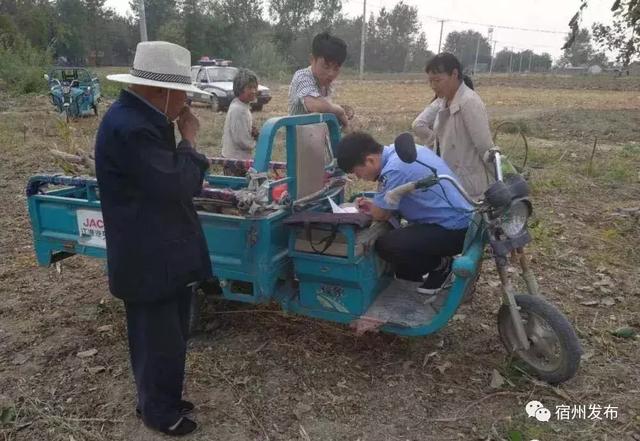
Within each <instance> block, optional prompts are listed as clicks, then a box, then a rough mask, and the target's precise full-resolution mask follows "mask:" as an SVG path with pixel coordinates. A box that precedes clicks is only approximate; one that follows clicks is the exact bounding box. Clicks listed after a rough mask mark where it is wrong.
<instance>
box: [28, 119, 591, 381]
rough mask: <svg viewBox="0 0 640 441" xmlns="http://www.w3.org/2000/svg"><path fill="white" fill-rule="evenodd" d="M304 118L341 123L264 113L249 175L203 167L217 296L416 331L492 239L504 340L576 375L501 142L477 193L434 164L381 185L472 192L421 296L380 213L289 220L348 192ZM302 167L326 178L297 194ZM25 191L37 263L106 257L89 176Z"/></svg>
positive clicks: (49, 178)
mask: <svg viewBox="0 0 640 441" xmlns="http://www.w3.org/2000/svg"><path fill="white" fill-rule="evenodd" d="M311 125H321V126H323V127H325V126H326V127H325V132H326V135H327V140H328V141H329V142H328V143H327V144H328V145H336V144H337V142H338V141H339V137H340V129H339V125H338V121H337V120H336V118H335V117H334V116H333V115H328V114H311V115H303V116H293V117H283V118H272V119H270V120H268V121H267V122H266V123H265V124H264V126H263V127H262V130H261V132H260V136H259V139H258V144H257V148H256V156H255V159H254V161H252V163H251V164H250V165H251V168H250V169H249V173H248V175H247V177H246V178H245V177H235V176H220V175H213V174H212V175H208V176H207V177H206V180H207V184H208V185H207V187H206V188H205V189H204V190H203V192H202V194H201V195H200V196H199V197H198V198H196V199H195V202H196V205H197V207H199V211H198V214H199V218H200V221H201V223H202V229H203V231H204V234H205V237H206V240H207V244H208V247H209V253H210V257H211V262H212V268H213V273H214V276H215V281H213V285H214V286H215V288H216V290H215V292H216V293H217V294H216V295H217V296H218V297H221V298H224V299H227V300H235V301H239V302H245V303H253V304H264V303H271V302H275V303H277V304H279V305H280V307H281V308H282V309H283V310H285V311H288V312H292V313H296V314H300V315H304V316H308V317H314V318H317V319H322V320H329V321H333V322H337V323H343V324H350V325H361V324H363V323H365V324H369V325H371V326H370V327H372V328H376V329H378V330H381V331H382V332H388V333H394V334H398V335H404V336H424V335H428V334H431V333H434V332H436V331H438V330H440V329H442V328H443V327H444V326H445V325H446V324H447V323H448V322H449V321H450V320H451V319H452V317H453V316H454V314H455V312H456V310H457V309H458V307H459V306H460V304H461V303H462V301H463V299H465V298H466V297H467V296H468V295H469V294H470V293H471V292H472V290H473V289H475V282H476V279H477V277H478V275H479V271H480V268H481V261H482V258H483V255H484V254H485V249H486V248H488V249H489V250H490V253H491V255H492V256H493V259H494V260H495V262H496V265H497V269H498V275H499V277H500V281H501V282H502V293H503V296H502V306H501V307H500V309H499V312H498V320H497V321H498V330H499V333H500V337H501V339H502V343H503V344H504V346H505V348H506V349H507V351H508V352H509V353H510V354H513V355H515V356H516V357H518V358H520V359H521V360H522V361H524V362H525V363H526V364H527V365H528V367H529V368H530V370H532V371H533V373H534V374H536V375H537V376H538V377H540V378H541V379H544V380H546V381H548V382H550V383H560V382H563V381H566V380H568V379H570V378H572V377H573V376H574V375H575V373H576V371H577V369H578V365H579V362H580V355H581V348H580V344H579V342H578V339H577V337H576V334H575V332H574V330H573V327H572V326H571V324H570V323H569V322H568V320H567V319H566V318H565V316H564V315H563V314H562V313H561V312H559V311H558V310H557V309H556V308H555V307H554V306H553V305H551V304H550V303H549V302H548V301H547V300H545V299H544V298H543V296H542V295H541V293H540V290H539V289H538V286H537V283H536V279H535V277H534V275H533V273H532V271H531V269H530V267H529V263H528V260H527V256H526V254H525V251H524V246H525V245H526V244H527V243H528V242H529V241H530V240H531V237H530V235H529V233H528V231H527V219H528V217H529V215H530V214H531V209H532V208H531V203H530V201H529V199H528V198H527V195H528V187H527V183H526V182H525V181H524V180H522V179H520V178H518V177H517V176H509V177H506V178H504V179H503V176H502V172H501V160H502V158H501V155H500V153H499V152H498V151H494V152H492V159H493V163H494V165H495V170H496V176H497V177H498V180H497V182H496V183H495V184H494V185H493V186H492V187H491V188H490V189H489V190H487V193H486V194H485V197H484V198H483V200H482V201H479V202H476V201H473V200H471V198H469V197H468V196H467V194H466V193H465V192H464V190H463V189H462V188H460V187H459V185H458V184H457V182H456V180H455V179H453V178H451V177H449V176H437V175H435V174H433V173H432V172H431V171H430V170H429V169H427V168H425V178H424V179H422V180H419V181H417V182H414V183H411V184H407V185H405V186H402V187H399V188H397V189H395V190H394V191H392V192H390V193H389V194H388V195H387V197H391V198H401V197H402V196H403V195H404V194H407V192H410V191H424V190H425V189H427V188H429V187H430V186H432V185H437V184H438V182H440V181H442V180H448V181H450V182H451V183H452V184H453V185H454V186H456V188H457V189H458V191H460V192H461V194H463V195H464V196H465V197H466V198H467V199H468V200H469V202H470V203H472V204H473V207H474V217H473V221H472V223H471V226H470V228H469V230H468V233H467V237H466V241H465V245H464V250H463V252H462V253H461V255H459V256H457V257H456V258H455V260H454V262H453V271H452V277H451V280H450V283H448V284H447V285H446V286H445V287H444V288H443V289H442V290H441V291H440V292H439V293H438V294H437V295H436V298H428V299H427V298H426V297H425V296H424V295H421V294H419V293H418V292H417V291H416V290H415V288H416V286H415V284H412V283H408V282H406V281H402V280H397V279H395V278H394V277H393V271H392V269H391V268H390V267H389V266H388V265H387V264H386V263H385V262H383V261H382V260H381V259H380V258H379V257H378V256H377V255H376V253H375V251H374V246H373V245H374V243H375V241H376V239H377V238H378V237H379V236H380V235H382V234H384V233H385V232H386V231H387V230H388V229H389V228H390V226H389V224H388V223H377V222H374V223H372V224H370V225H369V226H362V225H358V224H357V223H349V222H346V223H338V224H335V223H331V222H327V223H323V222H321V221H320V222H319V221H318V217H316V221H314V222H307V223H306V224H296V223H293V224H289V225H288V224H287V219H291V218H292V217H294V216H298V215H299V213H307V212H309V213H323V212H326V213H329V212H331V207H330V202H329V200H328V198H329V197H330V198H332V199H333V200H334V201H335V202H336V203H338V204H340V203H342V202H344V200H343V198H344V192H345V183H346V179H345V176H344V173H342V172H341V171H340V170H339V169H337V168H336V167H335V166H334V163H333V162H331V155H330V154H328V155H327V156H329V159H328V160H327V162H326V163H325V164H318V163H317V162H314V161H311V163H309V162H310V161H306V163H305V156H304V155H300V152H299V151H298V144H299V142H298V137H299V136H305V133H307V132H305V131H304V130H303V129H304V128H305V126H309V127H311ZM279 130H283V131H284V132H285V144H286V145H285V147H286V165H284V168H286V172H287V173H286V176H285V177H278V178H275V179H270V175H269V170H270V169H271V168H274V167H275V166H276V165H277V164H274V163H271V162H270V159H271V154H272V149H273V145H274V140H275V139H276V135H277V132H278V131H279ZM329 150H330V149H329ZM396 150H397V152H398V155H399V156H400V157H401V158H402V159H403V160H405V161H407V162H411V161H414V160H415V158H416V152H415V145H414V144H413V143H412V142H411V143H408V144H407V143H404V144H402V145H400V144H398V145H397V146H396ZM280 166H282V164H280ZM309 167H316V168H317V167H321V168H323V170H322V172H323V174H324V178H323V179H322V180H321V181H320V182H319V184H318V186H317V188H314V189H312V190H311V191H310V190H309V188H308V185H307V186H306V187H305V188H306V189H305V191H304V194H303V193H299V191H298V190H299V189H300V188H302V187H300V185H299V184H300V183H301V182H302V180H304V179H306V177H307V176H310V174H313V171H312V170H310V169H309V170H306V169H308V168H309ZM316 171H317V170H316ZM316 174H317V173H316ZM48 186H53V188H47V187H48ZM283 188H284V189H285V190H284V191H283ZM278 189H279V191H276V190H278ZM27 196H28V205H29V213H30V217H31V222H32V227H33V236H34V243H35V251H36V255H37V259H38V262H39V263H40V264H41V265H50V264H52V263H54V262H58V261H60V260H61V259H65V258H67V257H70V256H72V255H75V254H84V255H88V256H92V257H98V258H105V257H106V253H105V249H106V242H105V238H104V225H103V223H102V215H101V212H100V191H99V188H98V186H97V182H96V180H95V179H93V178H83V177H68V176H58V175H40V176H34V177H32V178H31V179H30V181H29V184H28V187H27ZM347 217H348V216H347ZM319 218H320V219H321V218H322V216H320V217H319ZM510 261H515V262H517V263H518V264H519V266H520V268H521V275H522V278H523V279H524V282H525V285H526V290H527V293H517V292H515V288H514V285H513V284H512V283H511V281H510V277H509V272H508V271H507V269H508V265H509V263H510ZM208 285H209V286H211V282H210V283H209V284H208ZM194 304H195V305H197V304H198V302H194Z"/></svg>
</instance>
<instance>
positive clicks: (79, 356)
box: [76, 348, 98, 358]
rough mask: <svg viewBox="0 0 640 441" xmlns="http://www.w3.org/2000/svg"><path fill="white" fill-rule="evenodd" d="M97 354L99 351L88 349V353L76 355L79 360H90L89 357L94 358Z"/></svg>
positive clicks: (83, 352)
mask: <svg viewBox="0 0 640 441" xmlns="http://www.w3.org/2000/svg"><path fill="white" fill-rule="evenodd" d="M97 353H98V350H97V349H95V348H93V349H88V350H86V351H81V352H78V353H77V354H76V356H77V357H78V358H89V357H93V356H94V355H96V354H97Z"/></svg>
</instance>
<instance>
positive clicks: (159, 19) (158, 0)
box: [129, 0, 178, 40]
mask: <svg viewBox="0 0 640 441" xmlns="http://www.w3.org/2000/svg"><path fill="white" fill-rule="evenodd" d="M129 6H130V7H131V10H132V11H133V15H134V17H135V18H136V19H137V20H139V19H140V3H139V0H131V1H130V2H129ZM144 9H145V16H146V21H147V37H149V40H157V39H158V30H159V29H160V27H161V26H162V25H163V24H164V23H166V22H167V21H169V20H172V19H175V18H176V16H177V15H178V8H177V4H176V0H144Z"/></svg>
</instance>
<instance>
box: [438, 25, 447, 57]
mask: <svg viewBox="0 0 640 441" xmlns="http://www.w3.org/2000/svg"><path fill="white" fill-rule="evenodd" d="M445 21H446V20H440V39H439V40H438V53H440V47H441V46H442V28H444V22H445Z"/></svg>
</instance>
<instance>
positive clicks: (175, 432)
mask: <svg viewBox="0 0 640 441" xmlns="http://www.w3.org/2000/svg"><path fill="white" fill-rule="evenodd" d="M197 428H198V425H197V424H196V422H195V421H192V420H190V419H189V418H187V417H180V419H179V420H178V422H177V423H175V424H174V425H173V426H171V427H169V428H167V429H159V430H160V432H162V433H164V434H166V435H169V436H184V435H188V434H190V433H192V432H193V431H194V430H196V429H197Z"/></svg>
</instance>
